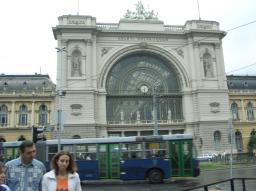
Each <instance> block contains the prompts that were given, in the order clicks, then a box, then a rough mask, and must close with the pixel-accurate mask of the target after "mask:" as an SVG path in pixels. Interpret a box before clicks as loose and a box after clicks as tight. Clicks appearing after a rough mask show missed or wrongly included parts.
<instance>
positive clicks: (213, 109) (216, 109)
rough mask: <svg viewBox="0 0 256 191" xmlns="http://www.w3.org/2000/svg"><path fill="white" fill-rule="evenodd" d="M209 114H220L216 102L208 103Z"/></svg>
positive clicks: (218, 105) (218, 104)
mask: <svg viewBox="0 0 256 191" xmlns="http://www.w3.org/2000/svg"><path fill="white" fill-rule="evenodd" d="M210 107H211V112H212V113H218V112H220V103H218V102H212V103H210Z"/></svg>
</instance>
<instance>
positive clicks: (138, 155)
mask: <svg viewBox="0 0 256 191" xmlns="http://www.w3.org/2000/svg"><path fill="white" fill-rule="evenodd" d="M121 148H122V159H124V160H127V159H142V158H143V155H142V153H143V151H142V145H141V143H132V144H121Z"/></svg>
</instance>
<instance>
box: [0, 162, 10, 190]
mask: <svg viewBox="0 0 256 191" xmlns="http://www.w3.org/2000/svg"><path fill="white" fill-rule="evenodd" d="M4 171H5V167H4V164H3V163H2V162H0V191H11V190H10V188H9V187H8V186H6V185H5V184H4V183H5V172H4Z"/></svg>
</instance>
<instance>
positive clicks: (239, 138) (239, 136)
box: [235, 131, 243, 151]
mask: <svg viewBox="0 0 256 191" xmlns="http://www.w3.org/2000/svg"><path fill="white" fill-rule="evenodd" d="M235 141H236V149H237V151H242V150H243V138H242V134H241V132H240V131H236V132H235Z"/></svg>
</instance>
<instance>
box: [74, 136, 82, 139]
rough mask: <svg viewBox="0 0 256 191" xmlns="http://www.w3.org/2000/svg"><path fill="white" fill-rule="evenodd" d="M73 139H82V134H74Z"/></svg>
mask: <svg viewBox="0 0 256 191" xmlns="http://www.w3.org/2000/svg"><path fill="white" fill-rule="evenodd" d="M72 139H81V136H80V135H73V136H72Z"/></svg>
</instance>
